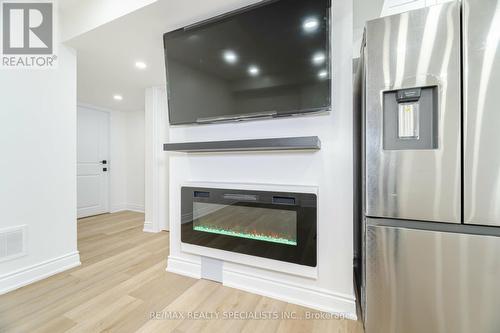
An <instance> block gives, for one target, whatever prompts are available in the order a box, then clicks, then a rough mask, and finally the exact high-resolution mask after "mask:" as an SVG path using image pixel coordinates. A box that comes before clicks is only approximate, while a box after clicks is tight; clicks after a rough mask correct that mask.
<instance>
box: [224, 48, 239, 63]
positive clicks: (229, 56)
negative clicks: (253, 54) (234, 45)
mask: <svg viewBox="0 0 500 333" xmlns="http://www.w3.org/2000/svg"><path fill="white" fill-rule="evenodd" d="M223 57H224V60H225V61H226V62H227V63H229V64H235V63H236V62H238V55H237V54H236V53H235V52H234V51H231V50H227V51H224V54H223Z"/></svg>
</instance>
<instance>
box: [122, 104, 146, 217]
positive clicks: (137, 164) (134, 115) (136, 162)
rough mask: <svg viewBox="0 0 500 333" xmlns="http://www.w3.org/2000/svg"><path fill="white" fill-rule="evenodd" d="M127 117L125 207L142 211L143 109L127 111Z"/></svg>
mask: <svg viewBox="0 0 500 333" xmlns="http://www.w3.org/2000/svg"><path fill="white" fill-rule="evenodd" d="M126 118H127V127H126V129H127V131H126V134H127V140H126V143H127V147H126V152H127V190H126V192H127V209H131V210H138V211H144V159H145V153H144V147H145V142H144V136H145V134H144V132H145V131H144V111H129V112H127V113H126Z"/></svg>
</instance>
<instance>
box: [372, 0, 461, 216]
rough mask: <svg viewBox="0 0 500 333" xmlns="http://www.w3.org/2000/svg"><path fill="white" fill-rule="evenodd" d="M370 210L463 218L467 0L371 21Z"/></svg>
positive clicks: (388, 213) (392, 213) (395, 214)
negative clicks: (463, 18) (463, 16)
mask: <svg viewBox="0 0 500 333" xmlns="http://www.w3.org/2000/svg"><path fill="white" fill-rule="evenodd" d="M366 62H367V72H366V84H367V88H366V110H365V126H366V129H365V131H366V132H365V134H366V136H365V143H364V144H365V184H366V192H365V195H366V197H365V202H366V208H365V210H366V215H367V216H372V217H388V218H398V219H411V220H421V221H439V222H451V223H460V222H461V162H460V159H461V142H460V141H461V139H460V132H461V93H460V91H461V81H460V80H461V77H460V6H459V3H458V2H451V3H445V4H441V5H437V6H432V7H428V8H424V9H419V10H414V11H411V12H408V13H403V14H400V15H394V16H389V17H384V18H380V19H376V20H373V21H370V22H368V24H367V38H366Z"/></svg>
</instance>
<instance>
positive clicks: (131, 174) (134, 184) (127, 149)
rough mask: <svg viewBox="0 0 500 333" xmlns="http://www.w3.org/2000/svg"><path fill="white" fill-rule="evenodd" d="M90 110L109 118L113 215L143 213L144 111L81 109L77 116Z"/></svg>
mask: <svg viewBox="0 0 500 333" xmlns="http://www.w3.org/2000/svg"><path fill="white" fill-rule="evenodd" d="M88 109H96V110H100V111H104V112H109V114H110V124H109V126H110V131H109V132H110V156H109V163H110V164H109V169H110V173H109V175H110V180H109V183H110V185H109V191H110V192H109V202H110V211H111V212H118V211H122V210H134V211H139V212H144V158H145V156H144V146H145V142H144V135H145V134H144V111H127V112H124V111H115V110H107V109H102V108H99V107H95V106H89V105H84V104H81V105H79V106H78V112H85V110H88Z"/></svg>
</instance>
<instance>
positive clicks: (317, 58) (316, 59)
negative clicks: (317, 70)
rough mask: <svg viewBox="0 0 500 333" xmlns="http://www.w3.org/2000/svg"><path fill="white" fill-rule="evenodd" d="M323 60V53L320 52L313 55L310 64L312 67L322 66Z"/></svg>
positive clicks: (324, 57) (324, 56)
mask: <svg viewBox="0 0 500 333" xmlns="http://www.w3.org/2000/svg"><path fill="white" fill-rule="evenodd" d="M325 60H326V55H325V53H324V52H321V51H320V52H316V53H315V54H313V57H312V63H313V64H314V65H322V64H324V63H325Z"/></svg>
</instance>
